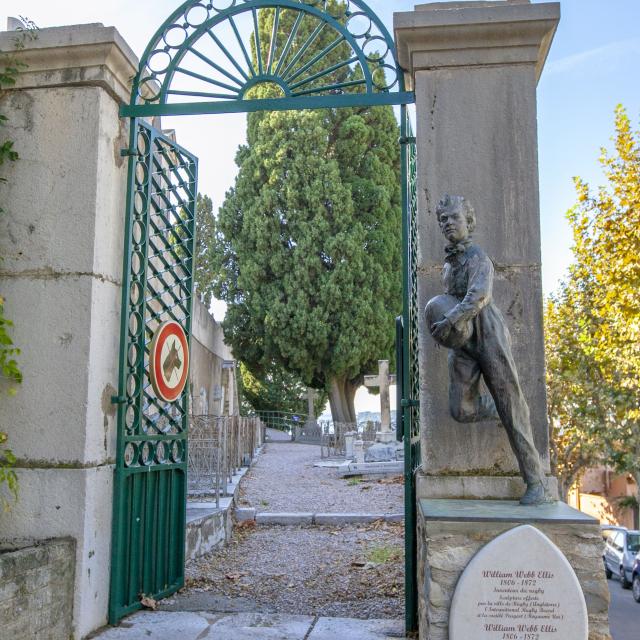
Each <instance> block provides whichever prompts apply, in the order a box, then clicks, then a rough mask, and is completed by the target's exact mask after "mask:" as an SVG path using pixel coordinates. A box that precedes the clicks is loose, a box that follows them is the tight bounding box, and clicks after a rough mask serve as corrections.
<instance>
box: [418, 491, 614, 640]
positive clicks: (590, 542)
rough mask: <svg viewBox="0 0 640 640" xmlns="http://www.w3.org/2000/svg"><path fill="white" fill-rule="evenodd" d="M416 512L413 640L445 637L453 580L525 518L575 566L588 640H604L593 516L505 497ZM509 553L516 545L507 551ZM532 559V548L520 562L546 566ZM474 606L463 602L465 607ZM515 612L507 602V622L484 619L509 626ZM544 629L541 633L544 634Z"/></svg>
mask: <svg viewBox="0 0 640 640" xmlns="http://www.w3.org/2000/svg"><path fill="white" fill-rule="evenodd" d="M417 517H418V538H417V540H418V594H419V616H420V640H450V636H449V624H450V618H449V616H450V608H451V601H452V598H453V595H454V592H455V588H456V585H457V583H458V580H459V579H460V576H461V575H462V573H463V572H464V570H465V569H466V568H467V566H468V564H469V562H470V561H471V560H472V558H473V557H474V556H475V555H476V554H477V553H478V552H479V551H480V550H481V549H482V548H483V547H484V546H485V545H487V544H488V543H489V542H491V541H492V540H494V539H495V538H497V537H498V536H499V535H501V534H503V533H505V532H506V531H509V530H511V529H513V528H515V527H518V526H519V525H525V524H528V525H531V526H533V527H535V528H536V529H538V530H539V531H540V532H542V533H543V534H544V535H545V536H547V537H548V538H549V539H550V540H551V542H553V543H554V544H555V545H556V546H557V547H558V549H559V550H560V551H561V552H562V554H564V556H565V557H566V559H567V560H568V562H569V564H570V565H571V567H572V568H573V571H575V574H576V576H577V578H578V582H579V583H580V587H581V589H582V592H583V594H584V598H585V601H586V605H587V617H588V628H589V634H588V638H589V640H611V636H610V634H609V625H608V608H609V591H608V588H607V582H606V579H605V576H604V569H603V566H602V537H601V535H600V528H599V525H598V521H597V520H596V519H594V518H591V517H590V516H587V515H586V514H584V513H581V512H580V511H576V510H575V509H572V508H571V507H569V506H567V505H566V504H564V503H562V502H556V503H553V504H545V505H541V506H537V507H522V506H520V505H519V504H518V503H517V502H515V501H510V500H433V499H422V500H419V501H418V514H417ZM509 551H510V548H509V547H507V546H506V545H505V550H504V557H505V561H507V560H508V558H509ZM511 552H512V553H515V552H516V551H515V550H513V549H511ZM517 553H519V554H520V555H526V553H527V551H526V550H524V551H522V550H519V551H518V552H517ZM498 558H500V555H499V556H498ZM538 560H539V559H538V558H537V557H536V555H535V554H532V555H531V557H530V558H526V566H527V567H528V568H529V569H530V570H532V571H535V572H536V573H537V571H538V570H544V571H545V572H546V571H548V570H549V567H548V566H547V564H548V563H547V564H545V566H542V563H541V566H540V567H538V566H537V562H538ZM499 564H500V561H499V560H498V562H497V564H496V567H495V568H496V570H498V571H499V569H500V566H499ZM560 564H561V562H558V571H560V570H561V567H560ZM540 598H541V600H544V593H541V594H540ZM475 605H476V603H469V608H470V612H471V609H472V607H473V606H475ZM514 606H515V605H514ZM556 613H559V615H564V616H573V615H575V616H577V615H579V612H578V611H573V610H569V611H567V610H563V609H562V605H560V607H558V608H557V609H556ZM525 614H526V613H525ZM517 615H518V612H517V611H514V610H513V608H512V609H511V611H510V612H509V613H508V614H507V616H508V617H506V618H505V620H506V621H502V620H501V619H500V618H499V617H495V618H492V619H491V620H487V621H486V623H487V624H492V625H497V626H500V625H503V626H504V627H508V626H511V625H512V624H514V623H513V620H514V619H515V617H516V616H517ZM551 617H552V616H551ZM510 619H511V621H510ZM516 624H517V622H516ZM538 624H545V620H544V619H543V620H540V621H539V623H538ZM484 626H485V623H484V622H482V623H481V624H480V627H481V628H478V636H477V637H478V638H484V637H485V635H482V633H484V632H485V628H484ZM547 635H548V634H544V637H547ZM494 636H495V637H496V638H498V637H500V638H502V637H504V636H502V634H501V633H495V634H493V635H490V634H489V636H487V637H494ZM518 637H519V636H518ZM541 637H542V635H541ZM549 637H553V636H552V635H550V636H549ZM558 640H560V639H558Z"/></svg>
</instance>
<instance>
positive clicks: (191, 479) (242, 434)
mask: <svg viewBox="0 0 640 640" xmlns="http://www.w3.org/2000/svg"><path fill="white" fill-rule="evenodd" d="M264 432H265V428H264V425H263V423H262V421H261V420H260V418H257V417H251V418H246V417H242V416H222V417H221V416H211V415H192V416H190V424H189V458H188V470H187V479H188V488H189V494H190V495H207V496H210V495H212V496H214V497H215V499H216V507H219V506H220V496H221V495H222V496H225V495H228V485H229V483H230V482H231V481H232V479H233V476H234V474H235V473H236V471H238V470H239V469H240V468H241V467H246V466H249V464H250V463H251V460H252V458H253V456H254V455H255V452H256V450H257V449H258V448H259V447H261V446H262V444H263V443H264V435H265V433H264Z"/></svg>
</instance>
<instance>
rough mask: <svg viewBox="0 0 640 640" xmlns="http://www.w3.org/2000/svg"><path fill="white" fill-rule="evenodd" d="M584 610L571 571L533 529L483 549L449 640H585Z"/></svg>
mask: <svg viewBox="0 0 640 640" xmlns="http://www.w3.org/2000/svg"><path fill="white" fill-rule="evenodd" d="M587 635H588V622H587V606H586V603H585V599H584V595H583V593H582V589H581V587H580V584H579V582H578V578H577V577H576V574H575V572H574V571H573V569H572V567H571V565H570V564H569V562H568V561H567V559H566V558H565V556H564V555H563V553H562V552H561V551H560V550H559V549H558V547H556V546H555V545H554V544H553V542H551V540H549V538H547V537H546V536H545V535H544V534H543V533H541V532H540V531H538V529H536V528H535V527H532V526H531V525H522V526H519V527H515V528H514V529H511V530H509V531H507V532H506V533H503V534H502V535H500V536H498V537H497V538H495V539H494V540H492V541H491V542H490V543H489V544H487V545H486V546H485V547H483V548H482V549H481V550H480V551H479V552H478V553H477V554H476V555H475V556H474V557H473V559H472V560H471V562H470V563H469V564H468V566H467V568H466V569H465V570H464V572H463V574H462V576H461V577H460V580H459V581H458V584H457V586H456V591H455V593H454V596H453V601H452V603H451V612H450V616H449V637H450V640H469V639H470V638H473V640H568V639H571V640H587Z"/></svg>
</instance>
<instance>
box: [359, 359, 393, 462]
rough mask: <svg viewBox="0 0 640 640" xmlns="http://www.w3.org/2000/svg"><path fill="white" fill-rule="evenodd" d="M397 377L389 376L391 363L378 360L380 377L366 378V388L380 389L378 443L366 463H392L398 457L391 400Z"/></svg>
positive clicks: (370, 451)
mask: <svg viewBox="0 0 640 640" xmlns="http://www.w3.org/2000/svg"><path fill="white" fill-rule="evenodd" d="M395 382H396V376H395V375H389V361H388V360H378V375H375V376H365V377H364V384H365V386H366V387H378V389H379V390H380V430H379V431H378V432H377V433H376V442H375V444H373V445H372V446H370V447H369V448H368V449H367V451H366V455H365V458H364V459H365V462H390V461H392V460H395V459H396V457H397V451H398V444H397V443H396V438H395V433H394V432H393V431H392V430H391V400H390V398H389V386H390V385H392V384H395Z"/></svg>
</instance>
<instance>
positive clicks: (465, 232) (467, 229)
mask: <svg viewBox="0 0 640 640" xmlns="http://www.w3.org/2000/svg"><path fill="white" fill-rule="evenodd" d="M436 216H438V223H439V224H440V230H441V231H442V233H443V234H444V236H445V238H446V239H447V240H448V241H449V242H452V243H455V242H463V241H464V240H466V239H467V238H468V237H469V236H470V235H471V234H472V233H473V232H474V231H475V228H476V214H475V211H474V210H473V207H472V206H471V204H470V203H469V202H468V201H467V200H466V199H465V198H463V197H462V196H450V195H448V194H447V195H445V196H444V198H442V200H440V202H439V203H438V206H437V207H436Z"/></svg>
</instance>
